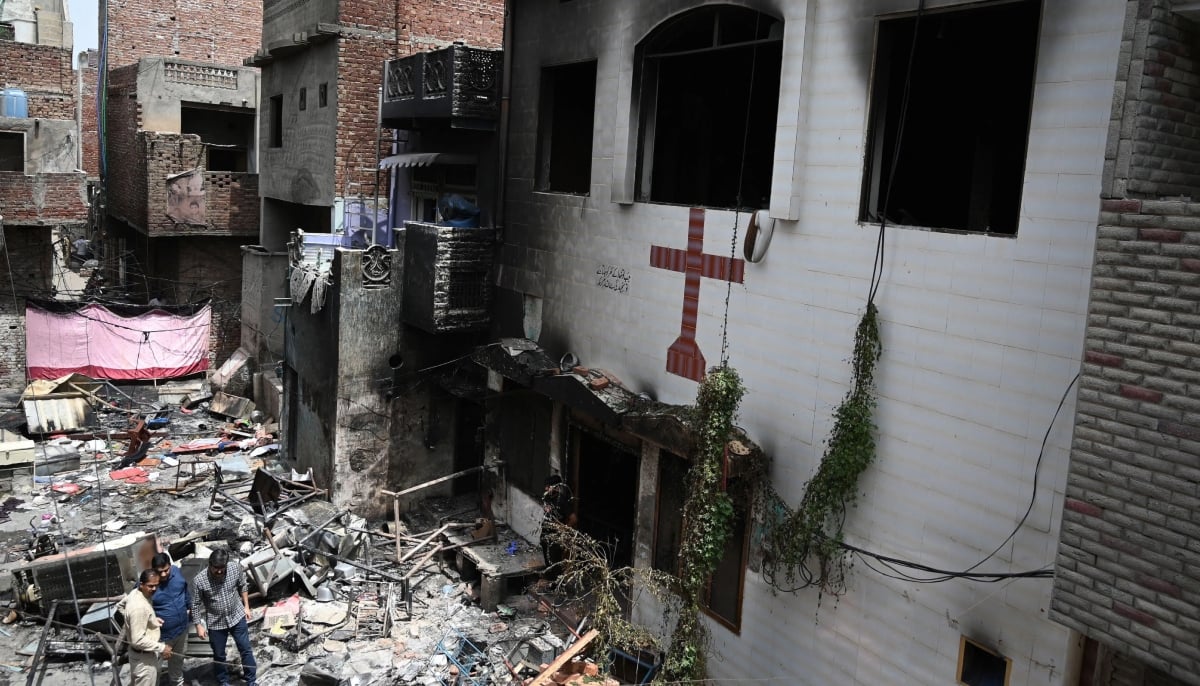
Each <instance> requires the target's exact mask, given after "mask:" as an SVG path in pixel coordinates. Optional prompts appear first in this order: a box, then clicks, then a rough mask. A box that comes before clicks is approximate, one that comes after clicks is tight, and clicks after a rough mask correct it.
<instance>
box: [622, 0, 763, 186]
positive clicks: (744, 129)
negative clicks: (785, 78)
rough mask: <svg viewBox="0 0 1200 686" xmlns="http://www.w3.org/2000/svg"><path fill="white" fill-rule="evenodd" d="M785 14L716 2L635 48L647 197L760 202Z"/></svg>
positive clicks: (641, 172) (641, 179)
mask: <svg viewBox="0 0 1200 686" xmlns="http://www.w3.org/2000/svg"><path fill="white" fill-rule="evenodd" d="M782 60H783V22H782V21H781V20H779V19H776V18H775V17H772V16H769V15H766V14H762V13H760V12H755V11H754V10H750V9H746V8H744V7H735V6H731V5H716V6H708V7H702V8H699V9H695V10H692V11H690V12H686V13H684V14H681V15H678V16H676V17H672V18H671V19H669V20H667V21H665V22H663V23H662V25H660V26H659V27H658V28H656V29H655V30H654V31H653V32H652V33H651V34H650V35H649V36H647V37H646V38H645V39H644V40H643V41H642V42H641V43H640V44H639V45H638V48H637V55H636V65H637V70H638V79H637V82H636V83H637V84H638V85H637V86H636V87H637V88H638V105H639V108H638V167H637V178H638V190H637V199H638V200H641V201H649V202H662V203H673V204H681V205H701V206H706V207H743V208H763V207H766V206H767V200H768V198H769V196H770V194H771V168H772V165H773V161H774V152H775V119H776V111H777V110H778V106H779V72H780V66H781V64H782Z"/></svg>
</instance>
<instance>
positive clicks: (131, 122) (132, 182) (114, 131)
mask: <svg viewBox="0 0 1200 686" xmlns="http://www.w3.org/2000/svg"><path fill="white" fill-rule="evenodd" d="M137 71H138V65H136V64H131V65H128V66H126V67H121V68H120V69H114V70H112V71H110V72H109V74H108V100H107V103H106V105H105V111H106V114H107V120H106V126H107V131H106V134H105V141H104V143H105V147H106V151H107V156H108V170H109V174H108V181H107V183H108V212H109V214H111V215H114V216H116V217H119V218H121V219H123V220H124V221H126V222H128V223H130V224H133V225H135V226H145V225H146V162H145V153H144V151H143V148H142V142H141V141H140V140H139V139H138V136H137V132H138V129H140V128H141V125H142V110H141V105H139V104H138V101H137V98H136V95H137Z"/></svg>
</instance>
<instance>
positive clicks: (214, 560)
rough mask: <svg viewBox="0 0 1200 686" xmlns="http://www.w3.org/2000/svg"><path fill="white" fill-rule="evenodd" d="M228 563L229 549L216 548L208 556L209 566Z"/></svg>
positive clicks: (219, 565)
mask: <svg viewBox="0 0 1200 686" xmlns="http://www.w3.org/2000/svg"><path fill="white" fill-rule="evenodd" d="M227 564H229V551H228V550H223V549H221V548H218V549H216V550H214V551H213V553H212V555H209V556H208V566H209V567H224V566H225V565H227Z"/></svg>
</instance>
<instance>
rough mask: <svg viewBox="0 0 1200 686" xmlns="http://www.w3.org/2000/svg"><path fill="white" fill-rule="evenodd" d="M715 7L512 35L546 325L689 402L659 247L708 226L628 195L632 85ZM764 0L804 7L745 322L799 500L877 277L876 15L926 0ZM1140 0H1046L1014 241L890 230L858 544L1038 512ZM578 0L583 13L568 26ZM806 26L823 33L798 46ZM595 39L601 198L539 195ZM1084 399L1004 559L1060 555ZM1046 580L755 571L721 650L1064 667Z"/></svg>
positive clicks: (742, 347) (1074, 363)
mask: <svg viewBox="0 0 1200 686" xmlns="http://www.w3.org/2000/svg"><path fill="white" fill-rule="evenodd" d="M696 4H700V3H693V2H685V1H684V0H670V1H669V2H654V3H646V2H641V1H640V0H607V1H605V2H601V1H598V0H592V1H590V2H575V3H565V4H564V3H559V2H558V1H557V0H543V1H541V2H531V3H521V4H520V6H519V8H518V10H517V21H518V25H517V36H518V48H517V51H516V52H515V53H514V59H515V67H514V74H515V81H514V90H513V99H512V115H513V116H512V122H513V124H512V125H513V139H512V140H513V141H514V143H513V147H512V158H511V159H510V161H509V165H510V166H509V169H510V172H511V173H512V175H513V176H514V179H512V180H511V181H510V198H509V199H510V205H509V217H510V226H509V230H510V233H509V235H510V238H511V239H512V240H517V241H520V242H522V243H523V244H524V245H526V246H528V247H531V248H536V249H538V250H544V251H546V252H547V253H548V258H547V259H545V260H544V261H543V263H542V265H541V266H540V269H541V270H542V271H543V273H544V278H545V283H546V284H547V287H546V292H545V301H544V310H543V315H544V325H543V329H542V330H543V340H551V341H555V342H565V343H563V344H564V345H566V347H568V348H569V349H570V350H571V351H572V352H574V353H576V354H577V355H578V356H579V357H580V359H581V360H582V362H583V364H585V365H588V366H592V367H601V368H606V369H609V370H611V371H612V372H614V373H615V374H616V375H617V376H619V377H620V378H621V379H623V380H624V381H625V382H626V384H627V385H629V386H630V387H631V388H633V389H634V390H637V391H641V390H647V391H649V392H651V393H653V394H654V395H655V396H656V397H657V398H658V399H660V400H664V401H668V402H675V403H689V402H691V401H692V400H693V399H694V396H695V392H696V384H695V383H694V382H692V381H688V380H686V379H682V378H680V377H677V376H673V375H670V374H667V373H666V372H665V371H664V367H665V363H666V350H667V347H668V346H669V345H670V344H671V342H672V341H673V340H674V338H675V336H677V335H678V333H679V322H680V307H681V301H682V297H683V276H682V275H681V274H676V273H672V272H668V271H665V270H659V269H653V268H651V267H650V266H649V255H650V246H651V245H664V246H670V247H675V248H683V247H685V244H686V239H687V218H688V209H687V208H685V207H672V206H664V205H652V204H644V203H632V202H631V201H632V198H633V195H632V193H633V174H634V167H633V161H632V159H631V155H634V154H635V153H636V149H635V147H633V143H632V141H633V140H634V138H635V136H636V132H635V131H634V130H632V129H631V128H630V127H631V119H630V108H631V103H632V100H633V98H632V95H631V92H630V88H631V85H632V69H633V66H632V65H633V58H632V50H633V46H635V45H636V43H637V42H638V41H639V40H640V39H641V38H642V37H643V36H644V35H645V33H646V32H647V31H648V30H649V29H650V28H652V27H653V26H654V25H656V24H657V23H658V22H660V21H662V20H663V19H665V18H666V17H667V16H670V14H672V13H674V12H677V11H682V10H684V9H687V8H689V7H691V6H694V5H696ZM747 4H751V5H753V6H755V7H757V8H761V9H765V10H766V11H770V12H773V13H776V14H779V15H782V16H784V18H785V21H786V22H787V26H788V28H787V32H786V34H785V35H786V36H787V40H788V41H789V43H788V44H786V45H785V48H784V49H785V54H786V55H788V60H789V62H788V64H787V65H786V66H785V67H784V74H785V75H786V78H787V79H788V82H787V83H785V84H784V85H783V87H782V88H781V92H782V93H783V95H784V103H783V104H782V105H781V116H780V120H781V121H780V136H779V140H778V141H777V146H776V153H777V154H776V167H775V168H776V172H777V173H776V177H775V186H774V188H773V190H772V205H771V206H772V210H773V213H774V214H776V215H777V216H780V217H794V218H795V220H794V221H790V220H780V221H779V222H777V227H776V232H775V236H774V239H773V241H772V244H771V247H770V251H769V253H768V256H767V259H766V260H765V261H764V262H763V263H761V264H749V265H747V268H746V277H745V284H744V285H735V286H733V288H732V291H731V293H730V298H729V299H730V310H729V329H728V341H729V351H730V361H731V363H732V364H733V366H735V367H736V368H737V369H738V370H739V371H740V372H741V374H742V376H743V378H744V379H745V382H746V385H747V388H748V393H747V395H746V398H745V401H744V403H743V406H742V411H741V418H740V424H741V425H742V426H743V427H745V428H746V430H747V431H748V432H749V434H750V436H751V437H752V438H753V439H754V440H755V441H756V442H758V443H759V444H761V445H762V446H763V447H764V448H766V450H767V451H768V452H769V454H770V455H771V456H772V458H773V459H774V466H773V476H774V480H775V487H776V488H777V489H778V490H779V491H780V492H781V493H782V494H784V495H785V497H789V498H791V499H792V501H793V502H795V501H798V500H799V497H800V494H801V492H802V488H803V486H804V483H805V482H806V481H807V479H808V478H809V477H810V476H811V474H812V473H813V471H814V469H815V466H816V463H817V460H818V459H819V458H820V454H821V451H822V449H823V441H824V439H825V436H826V435H827V433H828V430H829V426H830V414H831V411H832V408H833V406H834V405H835V404H836V403H837V402H839V401H840V400H841V397H842V395H843V394H844V393H845V390H846V389H845V383H846V381H847V378H848V368H847V365H846V360H847V358H848V357H849V354H850V346H851V343H852V334H853V329H854V326H855V324H856V323H857V321H858V317H859V315H860V314H861V312H862V310H863V307H864V305H865V298H866V295H867V289H868V280H869V278H870V275H871V261H872V257H873V254H874V246H875V238H876V232H877V227H875V226H869V225H868V226H864V225H860V224H859V223H858V222H857V221H856V217H857V214H858V206H859V193H860V188H861V182H862V160H863V153H864V150H863V146H864V138H865V129H864V127H865V119H866V111H867V92H868V81H867V79H868V77H869V72H870V63H871V54H872V41H873V36H874V30H875V24H874V17H875V16H876V14H878V13H883V12H891V11H908V10H913V9H915V7H916V4H917V3H916V0H911V1H902V0H888V1H883V0H880V1H878V2H872V1H867V0H864V1H863V2H853V3H851V2H845V1H844V0H819V1H818V0H813V1H812V2H802V1H799V0H797V1H794V2H789V1H787V0H778V1H776V2H768V3H747ZM952 4H956V3H955V2H951V1H949V0H946V1H943V2H931V3H929V6H931V7H933V6H943V5H952ZM572 6H575V7H574V8H572ZM563 8H571V9H567V10H564V9H563ZM1124 10H1125V3H1124V2H1123V1H1122V0H1046V2H1045V9H1044V10H1043V12H1044V20H1043V24H1042V36H1041V44H1040V47H1039V57H1038V66H1037V84H1036V89H1035V96H1034V111H1033V117H1032V131H1031V134H1030V153H1029V156H1028V162H1027V169H1026V180H1025V186H1024V194H1023V206H1022V211H1021V223H1020V227H1019V232H1018V236H1017V237H1016V238H1015V239H1012V238H986V237H982V236H964V235H954V234H949V233H940V232H932V231H925V230H920V229H913V228H889V230H888V234H887V252H886V260H885V263H884V270H883V275H884V282H883V285H882V288H881V289H880V291H879V296H878V304H879V307H880V311H881V314H882V317H883V320H884V323H883V336H884V357H883V359H882V361H881V363H880V371H879V377H878V379H879V395H880V400H879V408H878V420H879V428H880V436H879V453H878V459H877V461H876V463H875V464H874V465H873V466H872V467H871V468H870V470H869V471H868V473H867V474H866V476H865V477H864V479H863V482H862V491H863V494H864V495H863V497H862V499H861V500H860V502H859V505H858V507H857V508H856V509H854V510H853V511H852V512H851V515H850V517H849V520H848V523H847V525H848V538H849V540H851V541H852V542H854V543H856V544H859V545H862V546H863V547H866V548H869V549H872V550H875V551H878V552H880V553H883V554H888V555H894V556H897V557H903V558H907V559H912V560H915V561H919V562H922V563H925V564H929V565H933V566H937V567H942V568H948V569H962V568H965V567H967V566H969V565H972V564H974V563H975V562H977V561H978V560H979V559H980V558H982V557H983V556H984V555H985V554H986V553H988V552H990V551H991V550H992V549H993V548H995V547H996V546H997V545H999V543H1000V542H1001V541H1002V540H1004V538H1005V537H1006V536H1007V535H1008V533H1009V532H1010V531H1011V530H1012V528H1013V526H1014V525H1015V524H1016V522H1017V520H1018V519H1020V517H1021V515H1022V514H1023V513H1024V511H1025V508H1026V506H1027V505H1028V503H1029V498H1030V493H1031V490H1032V488H1033V478H1034V468H1035V464H1036V462H1037V457H1038V449H1039V446H1040V444H1041V441H1042V437H1043V435H1044V434H1045V432H1046V431H1047V430H1048V429H1049V428H1050V426H1051V419H1052V417H1053V416H1054V413H1055V409H1056V407H1057V406H1058V403H1059V400H1060V398H1061V397H1062V395H1063V393H1064V391H1065V390H1066V388H1067V385H1068V383H1069V382H1070V381H1071V379H1072V378H1073V376H1074V374H1075V373H1076V371H1078V368H1079V357H1080V354H1081V350H1082V345H1083V344H1082V336H1083V328H1084V324H1085V317H1084V313H1085V308H1086V304H1087V298H1088V288H1089V280H1090V268H1091V260H1092V252H1093V247H1094V246H1093V243H1094V238H1095V226H1096V220H1097V215H1098V213H1099V192H1100V173H1101V166H1102V160H1103V151H1104V144H1105V137H1106V131H1107V125H1108V121H1109V113H1110V107H1111V98H1112V88H1113V77H1114V75H1115V72H1116V63H1117V52H1118V48H1119V40H1120V30H1121V24H1122V20H1123V18H1124ZM566 11H569V12H575V13H578V12H582V13H583V15H585V16H586V21H576V22H574V23H570V24H567V25H556V24H555V23H554V22H555V18H556V16H558V15H559V13H562V12H566ZM793 23H795V25H794V24H793ZM577 33H578V35H576V34H577ZM798 37H802V38H803V40H804V41H810V43H808V44H804V45H796V44H793V43H791V41H797V40H799V38H798ZM586 58H596V59H598V72H597V87H598V91H599V92H598V93H597V97H596V101H597V103H598V111H597V114H596V133H595V139H594V147H593V150H594V155H595V159H594V164H593V174H592V176H593V186H592V188H593V193H592V195H591V196H590V197H587V198H577V197H564V196H558V195H553V194H541V193H531V192H529V179H531V178H532V177H533V163H534V149H533V145H534V141H535V139H536V136H535V135H534V132H535V130H536V123H537V122H536V103H537V74H538V70H539V69H540V67H541V66H543V65H548V64H555V63H560V62H565V61H570V60H576V59H586ZM796 79H800V84H799V87H797V86H796V83H795V80H796ZM698 144H702V142H698ZM610 184H611V185H610ZM617 201H620V202H617ZM735 220H736V223H737V226H738V229H737V230H738V235H739V238H740V237H741V236H743V235H744V233H745V230H746V226H747V221H748V217H747V216H745V215H740V216H737V217H735V215H734V213H732V212H727V211H715V210H710V211H708V212H707V215H706V226H705V250H706V251H707V252H713V253H718V254H722V255H728V254H729V253H730V238H731V234H732V231H733V226H734V223H735ZM737 252H738V256H740V245H739V247H738V251H737ZM602 264H606V265H616V266H619V267H622V268H624V269H627V270H628V271H629V273H630V274H631V280H630V285H629V291H628V292H627V293H624V294H618V293H614V292H612V291H609V290H605V289H603V288H600V287H597V286H596V283H595V271H596V268H597V267H599V266H600V265H602ZM725 297H726V286H725V284H723V283H719V282H716V281H713V280H709V279H705V280H704V281H703V283H702V285H701V294H700V313H701V316H700V322H699V327H698V333H697V340H698V343H699V345H700V347H701V349H702V350H703V351H704V354H705V355H706V357H707V359H708V362H709V363H710V364H714V363H716V362H717V361H718V358H719V354H720V349H721V324H722V319H723V316H724V302H725ZM552 352H554V353H558V352H563V351H561V350H554V351H552ZM1073 397H1074V396H1073V394H1070V395H1069V397H1068V401H1067V403H1066V405H1065V407H1064V408H1063V410H1062V411H1061V412H1060V413H1059V415H1058V418H1057V420H1056V421H1055V423H1054V426H1053V429H1052V430H1051V431H1050V438H1049V444H1048V446H1049V447H1048V449H1047V451H1046V455H1045V456H1044V458H1043V461H1042V464H1041V468H1040V472H1039V473H1038V475H1037V486H1038V497H1037V500H1036V502H1035V507H1034V510H1033V513H1032V514H1031V515H1030V518H1029V521H1028V522H1027V524H1026V525H1025V526H1024V527H1023V528H1022V529H1021V531H1020V532H1019V533H1018V534H1017V535H1016V537H1015V539H1014V540H1013V541H1012V542H1010V543H1009V544H1007V545H1005V546H1004V547H1003V549H1002V550H1000V552H999V553H998V554H997V555H996V557H995V558H994V559H992V560H991V561H989V562H988V563H986V564H985V565H983V569H986V570H989V571H1018V570H1024V569H1030V568H1040V567H1046V566H1049V565H1051V563H1052V560H1053V556H1054V550H1055V546H1056V541H1057V528H1056V527H1057V524H1058V514H1057V512H1058V510H1059V509H1061V489H1062V485H1063V483H1064V481H1065V470H1066V460H1067V453H1066V446H1067V445H1068V444H1069V441H1070V421H1071V420H1070V418H1071V416H1072V411H1071V408H1072V404H1073V402H1072V399H1073ZM1049 593H1050V582H1049V580H1017V581H1012V582H1008V583H1002V584H971V583H967V582H949V583H943V584H934V585H918V584H913V583H908V582H901V581H895V580H892V579H888V578H885V577H883V576H881V575H879V574H876V573H873V572H871V571H870V570H868V569H866V568H864V567H863V566H862V565H858V566H856V568H855V571H854V574H853V578H852V579H851V582H850V589H849V592H848V593H847V594H846V595H845V597H843V598H842V599H841V600H840V601H839V602H837V603H834V602H833V601H832V600H831V599H829V598H826V599H824V601H823V602H822V604H821V606H820V610H819V612H818V611H817V594H816V592H815V591H813V590H805V591H801V592H799V593H797V594H783V595H774V594H772V592H771V590H770V589H769V588H767V587H766V585H765V584H764V583H763V581H762V579H761V578H760V577H759V576H757V575H755V574H748V575H747V579H746V589H745V601H744V606H743V624H742V630H741V633H740V635H735V634H733V633H731V632H729V631H728V630H726V629H724V628H721V627H719V626H716V625H714V626H713V636H714V645H713V647H714V655H713V659H712V660H711V662H710V670H711V672H712V673H713V675H714V676H715V677H717V678H719V679H722V680H727V681H728V682H729V683H735V681H736V680H738V679H747V678H758V679H773V681H767V682H764V683H779V684H814V685H822V684H939V683H953V679H954V671H955V665H956V661H957V653H958V644H959V636H960V634H962V633H967V634H968V635H970V636H972V637H973V638H975V639H977V640H979V641H982V642H984V643H985V644H988V645H991V646H992V647H995V648H996V649H998V650H1000V651H1001V652H1002V653H1004V654H1005V655H1007V656H1009V657H1011V658H1012V659H1013V661H1014V666H1013V679H1012V681H1011V683H1012V684H1026V683H1030V684H1032V683H1037V684H1060V683H1063V680H1064V675H1065V674H1067V673H1068V671H1069V669H1068V665H1067V664H1066V656H1067V654H1068V642H1069V636H1068V632H1067V630H1066V629H1064V628H1062V627H1060V626H1058V625H1056V624H1054V623H1051V622H1049V621H1048V620H1047V619H1046V618H1045V611H1044V610H1045V609H1046V607H1047V604H1048V602H1049Z"/></svg>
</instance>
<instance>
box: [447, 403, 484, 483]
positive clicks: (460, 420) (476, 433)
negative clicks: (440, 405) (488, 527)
mask: <svg viewBox="0 0 1200 686" xmlns="http://www.w3.org/2000/svg"><path fill="white" fill-rule="evenodd" d="M481 464H483V407H481V406H480V405H479V404H478V403H473V402H470V401H466V400H460V401H459V402H458V411H457V412H455V422H454V470H453V471H454V472H455V473H457V472H461V471H463V470H466V469H470V468H471V467H478V466H479V465H481ZM478 484H479V479H477V478H469V479H455V480H454V482H453V486H452V487H451V492H452V493H453V494H454V495H462V494H464V493H473V492H475V491H476V490H478Z"/></svg>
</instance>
